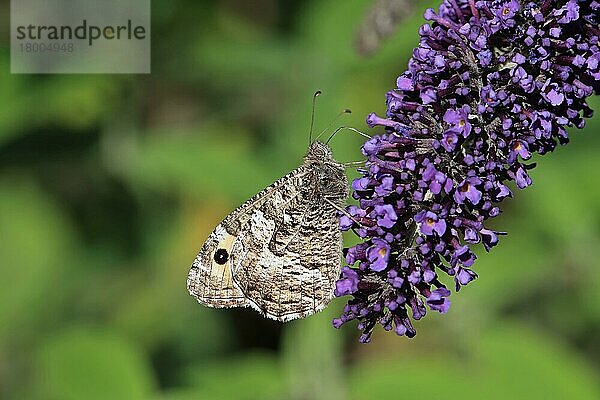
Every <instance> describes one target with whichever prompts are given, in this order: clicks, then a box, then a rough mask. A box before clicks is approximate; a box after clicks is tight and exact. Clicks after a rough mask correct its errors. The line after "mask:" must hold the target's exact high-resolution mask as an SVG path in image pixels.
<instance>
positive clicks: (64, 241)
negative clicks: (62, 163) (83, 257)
mask: <svg viewBox="0 0 600 400" xmlns="http://www.w3.org/2000/svg"><path fill="white" fill-rule="evenodd" d="M19 181H20V182H19ZM17 182H19V183H17ZM0 221H2V223H1V224H0V237H1V238H2V240H0V265H1V266H2V279H0V321H1V323H0V339H1V338H3V337H6V336H8V337H10V338H13V339H16V338H18V339H21V340H23V339H26V338H27V337H29V335H38V334H40V333H41V332H39V331H38V330H36V329H34V327H39V326H41V325H43V322H44V321H46V320H47V319H48V317H49V315H51V312H52V311H53V310H54V307H55V306H56V305H57V304H59V302H60V299H61V298H62V296H64V294H65V293H64V292H62V291H61V290H60V288H61V287H63V286H61V284H62V282H61V281H60V279H61V274H62V272H63V271H64V270H65V263H67V260H68V258H67V257H68V255H70V254H72V253H73V249H74V248H73V245H74V240H73V232H72V231H71V227H70V226H69V224H68V221H67V220H66V219H65V218H64V216H63V215H62V213H61V212H60V210H59V209H58V208H57V207H56V206H55V205H54V204H53V203H52V201H50V199H49V198H48V197H47V196H45V195H44V194H43V193H41V192H40V191H39V190H38V189H37V187H36V186H35V185H33V184H32V183H31V182H28V181H26V180H25V179H23V177H22V176H18V177H17V176H13V177H11V178H8V177H5V178H3V179H1V180H0ZM57 288H59V289H58V290H57Z"/></svg>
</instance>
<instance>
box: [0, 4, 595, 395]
mask: <svg viewBox="0 0 600 400" xmlns="http://www.w3.org/2000/svg"><path fill="white" fill-rule="evenodd" d="M371 4H372V3H370V2H365V1H361V0H350V1H348V0H346V1H342V0H323V1H321V0H302V1H300V0H299V1H285V0H281V1H276V0H257V1H247V2H246V1H243V2H240V1H234V0H228V1H206V0H203V1H192V0H189V1H184V0H171V1H167V0H155V1H153V10H152V14H153V17H152V49H153V50H152V51H153V55H152V74H150V75H126V76H121V75H49V76H45V75H10V74H9V72H8V71H9V64H10V63H9V61H10V59H9V39H8V37H9V22H8V21H9V6H8V2H3V3H2V5H0V13H1V17H2V18H1V21H2V25H1V26H0V29H1V31H2V33H3V34H2V35H1V38H2V39H1V42H0V273H1V276H0V398H1V399H40V400H41V399H48V400H62V399H65V400H70V399H86V400H88V399H152V400H167V399H168V400H188V399H315V400H319V399H334V400H335V399H365V398H386V396H387V397H388V398H416V399H420V398H434V399H438V398H449V399H454V398H456V399H458V398H460V399H465V400H468V399H481V398H483V399H506V398H511V399H512V398H515V399H538V398H539V399H567V398H568V399H600V385H599V372H600V341H599V338H600V273H599V271H600V262H599V261H598V260H599V254H597V253H595V251H596V250H598V249H599V248H600V208H599V207H598V204H599V203H600V181H599V178H598V175H597V171H600V158H599V157H598V154H599V153H598V150H599V147H600V137H599V136H598V129H599V127H600V119H599V118H597V117H596V118H595V119H592V120H590V121H589V124H588V127H587V128H586V129H585V130H584V131H582V132H573V141H572V143H571V144H570V145H569V146H568V147H567V148H560V149H558V150H557V151H556V152H555V153H554V154H551V155H548V156H545V157H544V158H543V159H541V160H537V161H541V162H540V164H541V165H540V166H539V168H538V169H536V170H534V171H533V174H532V175H533V178H534V181H535V184H534V185H533V186H532V187H531V188H529V189H528V190H526V191H524V192H519V193H518V194H517V196H516V200H515V201H510V202H508V204H506V205H505V206H504V208H505V213H504V214H503V215H502V216H501V217H499V218H498V219H497V221H494V226H495V227H496V228H497V229H500V230H506V231H508V232H509V233H510V235H509V236H507V237H504V238H503V239H502V240H501V243H500V246H498V247H497V248H495V249H494V250H493V252H492V254H489V255H488V254H484V252H483V251H481V249H479V250H480V251H479V252H478V254H479V255H480V258H479V261H478V262H477V264H476V270H477V272H479V274H480V279H478V280H477V281H475V282H474V283H472V284H471V285H469V287H467V288H465V289H464V290H463V291H461V293H460V294H459V295H456V294H453V295H452V297H451V300H452V302H453V305H452V307H451V309H450V312H449V313H448V314H447V315H445V316H441V315H440V314H437V313H430V315H428V317H427V318H426V319H425V320H424V321H421V322H417V324H416V327H417V330H418V335H417V337H416V338H415V339H412V340H408V339H406V338H398V337H396V336H395V335H393V334H389V333H382V332H381V330H378V331H377V332H376V334H375V335H374V338H373V342H372V343H371V344H369V345H361V344H359V343H357V342H356V338H357V331H356V330H355V329H354V328H355V326H354V325H352V326H351V325H350V324H349V325H348V326H345V327H344V328H343V329H342V330H340V331H338V330H335V329H333V328H332V327H331V324H330V321H331V319H332V318H333V317H334V316H336V315H337V314H338V313H339V312H340V311H341V308H342V307H343V304H344V301H343V300H341V299H338V300H336V301H334V302H333V303H332V304H331V305H330V307H328V308H327V309H326V310H325V311H324V312H322V313H320V314H318V315H316V316H314V317H311V318H308V319H305V320H300V321H294V322H291V323H287V324H285V325H281V324H279V323H275V322H272V321H267V320H264V319H262V318H260V317H259V316H258V314H256V313H255V312H253V311H251V310H212V309H207V308H204V307H202V306H200V305H198V304H196V302H195V300H194V299H193V298H191V297H190V296H189V295H188V293H187V291H186V288H185V282H186V276H187V272H188V269H189V265H190V263H191V261H192V260H193V258H194V256H195V255H196V252H197V250H198V249H199V248H200V246H201V245H202V243H203V241H204V240H205V239H206V237H207V235H208V234H209V232H210V231H211V230H212V228H213V227H214V226H215V225H216V224H217V223H218V222H219V221H220V220H221V219H222V218H223V217H224V216H225V215H226V214H227V213H228V212H230V211H231V210H232V209H233V208H234V207H236V206H237V205H238V204H239V203H241V202H242V201H243V200H245V199H246V198H248V197H250V196H251V195H252V194H254V193H255V192H257V191H258V190H259V189H261V188H262V187H264V186H266V185H267V184H269V183H270V182H272V181H273V180H275V179H276V178H278V177H280V176H281V175H283V174H285V173H286V172H287V171H289V170H290V169H292V168H294V167H295V166H296V165H297V164H298V163H299V161H300V159H301V157H302V155H303V153H304V151H305V149H306V144H307V140H308V138H307V132H308V125H309V121H310V99H311V96H312V93H313V92H314V91H315V90H316V89H320V90H322V91H323V92H324V95H323V96H322V97H321V98H320V99H319V102H318V106H317V121H318V122H317V126H319V127H323V126H325V125H326V124H327V123H328V122H329V121H331V119H332V118H333V117H334V116H335V115H336V114H337V113H338V112H339V111H340V110H341V109H343V108H346V107H348V108H351V109H352V110H353V114H352V115H351V116H346V117H344V119H342V121H341V122H340V123H345V124H350V125H352V126H355V127H357V128H359V129H367V128H366V127H365V124H364V118H365V116H366V115H367V113H368V112H370V111H376V112H379V113H383V112H384V110H385V97H384V95H385V92H386V90H388V89H389V88H392V87H393V86H394V83H395V78H396V76H397V75H398V74H399V73H400V72H402V70H403V69H404V68H405V66H406V63H407V60H408V57H409V56H410V52H411V49H412V47H413V46H415V45H416V43H417V40H418V37H417V34H416V33H417V28H418V26H419V24H420V23H421V21H422V18H421V15H422V11H423V9H424V8H425V7H426V6H427V5H435V4H436V2H435V1H426V2H418V6H417V10H416V11H415V12H414V13H411V14H409V15H407V18H406V19H405V20H403V21H402V22H401V23H400V24H399V26H398V29H397V31H396V33H395V34H394V35H393V36H392V37H391V38H390V40H389V41H388V42H386V43H385V44H384V45H383V46H382V47H381V48H380V49H379V50H378V51H377V52H375V53H374V54H373V55H372V56H370V57H362V56H360V55H359V54H358V52H357V50H356V47H355V41H356V34H357V30H358V28H359V26H360V25H361V21H363V19H364V16H365V13H366V12H367V9H368V8H369V7H370V5H371ZM591 103H592V106H593V107H594V108H595V109H597V110H598V109H600V101H599V100H598V98H593V99H592V100H591ZM360 143H361V138H360V137H358V136H357V135H354V134H352V133H341V134H339V135H338V136H337V137H336V138H335V139H334V141H333V149H334V152H335V155H336V158H337V159H338V160H340V161H354V160H359V159H360V153H359V147H360ZM351 241H352V238H351V237H348V238H347V244H348V245H349V244H351Z"/></svg>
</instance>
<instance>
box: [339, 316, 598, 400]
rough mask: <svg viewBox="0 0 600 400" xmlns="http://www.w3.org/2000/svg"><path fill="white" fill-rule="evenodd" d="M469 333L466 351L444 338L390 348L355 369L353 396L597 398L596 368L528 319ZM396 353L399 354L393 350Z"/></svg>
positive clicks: (505, 322)
mask: <svg viewBox="0 0 600 400" xmlns="http://www.w3.org/2000/svg"><path fill="white" fill-rule="evenodd" d="M465 334H467V335H469V336H470V337H471V339H472V340H471V342H470V343H469V347H468V348H467V353H466V354H462V356H461V357H456V356H455V355H452V354H451V353H450V352H449V351H448V348H447V347H446V346H444V345H443V344H440V343H437V344H435V343H434V344H431V343H428V344H423V345H422V346H423V348H422V349H420V351H418V349H412V350H413V351H406V352H395V353H393V352H390V355H387V356H383V355H382V356H381V357H379V359H371V360H367V361H363V362H361V363H359V364H358V365H357V366H356V367H355V368H354V369H353V371H352V374H351V377H350V379H349V380H350V382H351V383H352V390H351V393H352V397H353V398H355V399H363V398H387V397H390V396H395V397H402V398H423V397H424V396H425V395H426V396H427V398H434V399H438V398H439V399H442V398H447V399H462V400H469V399H489V400H493V399H498V400H505V399H534V398H535V399H572V400H575V399H581V400H589V399H597V398H600V391H599V389H600V388H599V387H598V382H597V379H596V378H595V377H596V376H597V374H598V371H596V370H595V369H594V367H593V366H592V365H589V364H586V363H585V362H584V361H583V357H582V355H581V354H578V353H577V352H576V350H575V349H573V348H568V347H567V346H565V345H564V344H563V343H560V342H559V341H557V340H556V339H555V338H553V337H552V336H551V335H550V334H549V333H547V332H544V331H541V330H533V329H531V328H529V327H528V326H527V325H524V324H517V323H513V322H510V321H506V320H504V321H498V324H496V325H494V326H491V327H490V329H488V330H486V331H484V332H482V333H480V334H478V333H477V332H476V331H474V332H465ZM393 354H397V355H396V356H394V355H393Z"/></svg>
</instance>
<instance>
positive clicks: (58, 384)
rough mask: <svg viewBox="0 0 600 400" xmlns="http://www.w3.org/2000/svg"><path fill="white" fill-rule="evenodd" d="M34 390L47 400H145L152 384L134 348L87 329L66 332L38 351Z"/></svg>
mask: <svg viewBox="0 0 600 400" xmlns="http://www.w3.org/2000/svg"><path fill="white" fill-rule="evenodd" d="M37 361H38V366H39V367H38V371H37V372H38V374H37V389H38V390H39V391H40V392H41V393H43V397H44V398H46V399H57V400H58V399H61V400H71V399H72V400H81V399H86V400H94V399H98V400H106V399H112V400H119V399H127V400H136V399H140V400H141V399H147V398H148V397H149V396H150V394H151V393H152V391H153V387H154V382H153V377H152V372H151V369H150V366H149V364H148V361H147V360H146V359H145V357H144V355H143V354H142V352H141V351H140V349H138V348H137V347H136V346H134V345H133V344H132V343H129V342H127V341H125V340H123V339H121V338H119V337H117V336H113V335H111V334H105V333H102V332H100V331H94V330H91V329H88V328H76V329H71V330H68V331H66V332H64V333H62V334H60V335H59V336H58V337H55V338H52V339H50V340H48V341H47V342H46V343H45V344H44V345H43V346H42V347H41V349H40V350H39V352H38V356H37Z"/></svg>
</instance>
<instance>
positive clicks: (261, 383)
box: [185, 352, 284, 400]
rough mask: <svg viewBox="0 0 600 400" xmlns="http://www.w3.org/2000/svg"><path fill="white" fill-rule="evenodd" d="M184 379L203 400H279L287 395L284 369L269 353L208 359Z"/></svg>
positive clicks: (193, 368)
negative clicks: (200, 394)
mask: <svg viewBox="0 0 600 400" xmlns="http://www.w3.org/2000/svg"><path fill="white" fill-rule="evenodd" d="M185 376H186V381H187V383H188V385H190V386H191V387H194V388H198V389H199V390H198V392H200V393H202V397H201V398H203V399H220V400H229V399H231V400H246V399H247V400H254V399H261V400H262V399H264V400H268V399H280V398H282V396H281V395H282V393H283V392H284V383H283V382H284V380H283V374H282V370H281V366H280V365H279V363H278V362H277V359H276V358H275V357H274V356H273V355H269V354H266V353H258V352H247V353H245V354H244V355H237V356H234V357H231V358H229V359H223V358H222V359H218V360H208V359H206V360H204V361H203V362H202V363H200V364H198V365H195V366H193V367H191V368H190V369H189V370H188V372H187V374H186V375H185Z"/></svg>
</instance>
